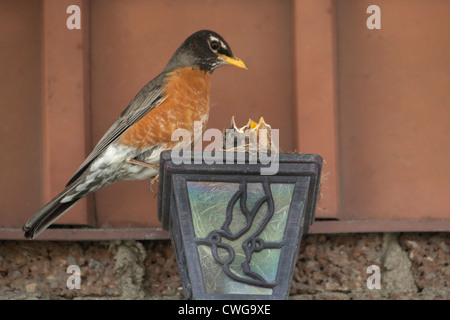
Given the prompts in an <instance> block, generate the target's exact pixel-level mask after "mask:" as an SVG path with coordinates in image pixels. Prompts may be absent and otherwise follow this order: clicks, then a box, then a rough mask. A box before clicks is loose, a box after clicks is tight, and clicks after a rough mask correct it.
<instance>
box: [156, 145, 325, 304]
mask: <svg viewBox="0 0 450 320" xmlns="http://www.w3.org/2000/svg"><path fill="white" fill-rule="evenodd" d="M227 157H228V156H227V155H226V152H220V153H214V154H211V155H209V156H205V154H204V153H202V152H192V154H191V155H190V156H189V159H188V160H190V161H184V162H183V163H179V162H180V161H178V160H179V159H174V158H173V153H172V152H171V151H165V152H163V153H162V154H161V161H160V178H159V199H158V217H159V220H160V221H161V222H162V225H163V228H164V229H165V230H170V233H171V239H172V244H173V247H174V250H175V253H176V259H177V264H178V270H179V273H180V277H181V281H182V285H183V290H184V295H185V298H187V299H286V298H287V297H288V294H289V289H290V282H291V279H292V274H293V269H294V266H295V262H296V258H297V254H298V250H299V247H300V241H301V238H302V235H303V234H305V233H306V232H307V231H308V228H309V226H310V225H311V224H312V222H313V221H314V209H315V206H316V202H317V198H318V194H319V184H320V174H321V168H322V158H321V157H320V156H318V155H312V154H283V153H280V154H277V162H278V163H277V171H276V173H273V174H261V172H262V171H261V170H262V169H264V168H266V169H267V167H268V166H269V165H268V164H267V163H263V162H262V161H261V159H260V158H259V157H257V159H254V160H255V161H251V157H250V155H249V153H244V154H239V153H234V160H235V161H233V163H229V162H230V161H228V162H227ZM239 157H241V158H239ZM217 159H222V160H223V161H217ZM238 159H241V160H242V161H238ZM175 160H177V161H175ZM185 160H186V158H185ZM228 160H229V159H228Z"/></svg>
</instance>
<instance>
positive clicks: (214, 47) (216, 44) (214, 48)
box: [209, 40, 220, 52]
mask: <svg viewBox="0 0 450 320" xmlns="http://www.w3.org/2000/svg"><path fill="white" fill-rule="evenodd" d="M209 47H210V48H211V50H212V51H214V52H217V51H218V50H219V48H220V43H219V41H217V40H211V42H210V43H209Z"/></svg>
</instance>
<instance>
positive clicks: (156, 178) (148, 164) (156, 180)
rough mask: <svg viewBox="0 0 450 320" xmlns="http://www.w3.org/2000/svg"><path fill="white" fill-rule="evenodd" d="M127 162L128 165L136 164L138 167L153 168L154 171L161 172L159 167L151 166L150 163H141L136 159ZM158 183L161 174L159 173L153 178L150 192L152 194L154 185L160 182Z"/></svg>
mask: <svg viewBox="0 0 450 320" xmlns="http://www.w3.org/2000/svg"><path fill="white" fill-rule="evenodd" d="M126 162H127V163H131V164H135V165H138V166H143V167H147V168H151V169H154V170H156V171H158V172H159V166H157V165H154V164H150V163H147V162H143V161H139V160H136V159H127V160H126ZM158 181H159V173H157V174H156V176H154V177H153V178H151V179H150V191H151V192H153V190H152V185H153V184H154V183H155V182H158Z"/></svg>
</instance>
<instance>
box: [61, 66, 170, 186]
mask: <svg viewBox="0 0 450 320" xmlns="http://www.w3.org/2000/svg"><path fill="white" fill-rule="evenodd" d="M164 77H165V74H160V75H159V76H157V77H156V78H155V79H153V80H152V81H150V82H149V83H147V84H146V85H145V86H144V87H143V88H142V89H141V91H139V92H138V94H137V95H136V96H135V97H134V99H133V100H131V102H130V104H129V105H128V107H127V108H126V109H125V110H124V111H123V112H122V113H121V114H120V116H119V117H118V118H117V119H116V121H114V123H113V124H112V125H111V127H109V129H108V130H107V131H106V133H105V134H104V135H103V137H102V138H101V139H100V141H99V142H98V143H97V145H96V146H95V148H94V150H92V152H91V153H90V154H89V155H88V157H87V158H86V160H84V162H83V164H82V165H81V166H80V167H79V168H78V170H77V171H76V172H75V174H74V175H73V176H72V178H71V179H70V180H69V182H68V183H67V185H70V184H71V183H72V182H74V181H75V180H76V179H78V177H79V176H80V175H81V174H82V173H83V172H84V170H86V168H87V167H88V166H89V165H90V164H91V163H92V161H94V160H95V159H96V158H97V157H98V156H99V154H101V153H102V152H103V151H104V150H105V149H106V148H107V147H108V146H109V145H110V144H111V142H113V141H114V140H115V139H117V138H118V137H119V136H120V135H121V134H122V133H123V132H124V131H125V130H127V129H128V128H129V127H130V126H131V125H132V124H134V123H136V122H137V121H139V120H140V119H141V118H142V117H143V116H144V115H146V114H147V113H148V112H149V111H150V110H152V109H153V108H155V107H157V106H158V105H160V104H161V103H162V102H163V101H164V100H165V98H166V97H165V95H164V88H163V84H164Z"/></svg>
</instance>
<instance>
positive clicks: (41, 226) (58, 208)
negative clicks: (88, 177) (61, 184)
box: [22, 186, 86, 239]
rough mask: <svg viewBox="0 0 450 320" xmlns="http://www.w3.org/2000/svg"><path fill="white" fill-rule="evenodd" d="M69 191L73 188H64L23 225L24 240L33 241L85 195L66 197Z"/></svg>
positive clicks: (78, 194)
mask: <svg viewBox="0 0 450 320" xmlns="http://www.w3.org/2000/svg"><path fill="white" fill-rule="evenodd" d="M71 191H72V192H73V186H72V187H68V188H66V189H65V190H64V191H63V192H61V193H60V194H58V195H57V196H56V197H55V198H53V200H51V201H50V202H49V203H47V204H46V205H45V206H44V207H43V208H42V209H40V210H39V211H38V212H36V213H35V214H34V215H33V216H32V217H31V218H30V219H29V220H28V221H27V222H26V223H25V225H24V226H23V228H22V230H23V231H24V232H25V238H27V239H34V238H35V237H37V236H38V235H39V234H40V233H41V232H42V231H44V230H45V229H47V228H48V226H50V225H51V224H52V223H53V222H54V221H55V220H56V219H58V218H59V217H60V216H62V215H63V214H64V213H65V212H66V211H67V210H69V209H70V208H71V207H72V206H73V205H74V204H75V203H77V202H78V201H79V200H80V199H81V198H83V197H84V196H85V195H86V193H84V194H81V193H77V194H76V195H71V196H68V194H69V193H70V192H71Z"/></svg>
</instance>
